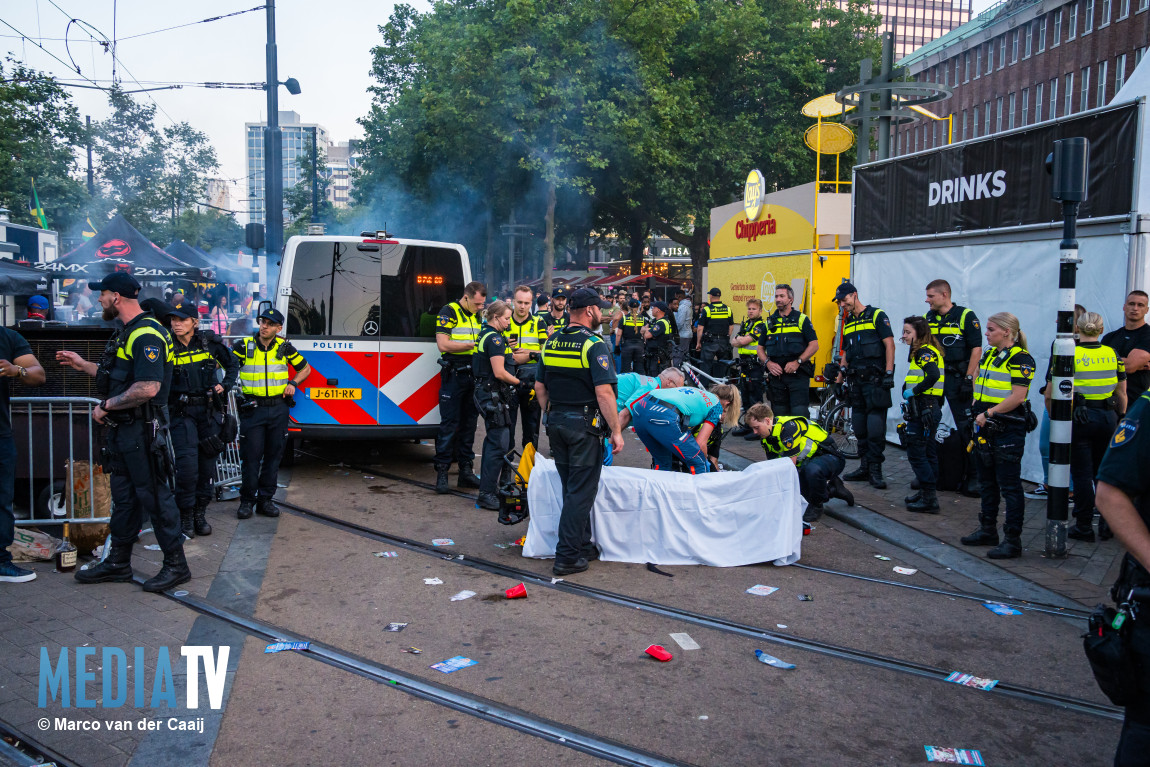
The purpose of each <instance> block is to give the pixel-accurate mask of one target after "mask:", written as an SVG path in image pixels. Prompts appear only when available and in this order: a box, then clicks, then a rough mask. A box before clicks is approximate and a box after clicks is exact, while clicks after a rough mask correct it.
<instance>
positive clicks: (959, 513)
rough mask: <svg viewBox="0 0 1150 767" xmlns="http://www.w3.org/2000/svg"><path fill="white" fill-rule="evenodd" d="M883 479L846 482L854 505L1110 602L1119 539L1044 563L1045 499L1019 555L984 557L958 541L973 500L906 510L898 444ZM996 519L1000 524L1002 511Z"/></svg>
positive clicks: (1072, 547)
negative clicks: (879, 486) (882, 485)
mask: <svg viewBox="0 0 1150 767" xmlns="http://www.w3.org/2000/svg"><path fill="white" fill-rule="evenodd" d="M723 449H724V450H729V451H730V452H732V453H735V454H736V455H739V456H742V457H743V458H748V459H750V460H761V459H762V458H763V451H762V447H761V446H760V445H759V443H758V442H747V441H746V440H743V439H741V438H739V437H728V438H727V439H725V440H723ZM857 465H858V462H857V461H847V468H846V470H845V471H844V473H846V472H849V471H852V470H854V468H855V467H856V466H857ZM883 476H884V478H885V479H886V482H887V489H886V490H875V489H874V488H872V487H871V486H870V485H869V484H867V483H865V482H849V483H847V486H848V487H849V488H850V490H851V492H853V493H854V495H855V501H856V503H857V504H858V505H860V506H864V507H866V508H867V509H870V510H871V511H874V512H876V513H878V514H882V515H883V516H885V517H889V518H890V519H893V520H895V521H898V522H901V523H902V524H904V525H907V526H909V527H912V528H914V529H915V530H918V531H920V532H922V533H925V534H926V535H929V536H932V537H934V538H937V539H938V540H940V541H942V542H943V543H945V544H948V545H950V546H954V547H955V548H957V549H960V550H962V551H965V552H967V553H970V554H973V555H975V556H978V557H980V558H983V559H984V561H985V562H987V563H989V564H994V565H996V566H998V567H1001V568H1002V569H1004V570H1007V571H1009V572H1010V573H1013V574H1014V575H1017V576H1019V577H1021V578H1025V579H1026V580H1029V581H1032V582H1033V583H1036V584H1038V585H1040V586H1044V587H1045V588H1048V589H1050V590H1052V591H1056V592H1058V593H1060V594H1062V595H1064V596H1066V597H1068V598H1070V599H1073V600H1075V601H1078V602H1080V603H1082V604H1084V605H1087V606H1090V607H1093V606H1094V605H1096V604H1098V603H1099V602H1105V601H1109V593H1108V592H1109V590H1110V586H1111V584H1113V583H1114V580H1115V578H1117V577H1118V568H1119V567H1120V565H1121V563H1122V554H1123V550H1122V547H1121V546H1120V545H1119V544H1118V542H1117V540H1110V541H1097V542H1095V543H1084V542H1082V541H1074V540H1067V542H1066V544H1067V545H1066V550H1067V556H1066V557H1065V558H1064V559H1047V558H1046V557H1045V556H1044V555H1043V550H1044V548H1045V544H1046V501H1044V500H1042V501H1039V500H1030V499H1027V501H1026V518H1025V522H1024V523H1023V533H1022V547H1023V554H1022V556H1021V557H1019V558H1018V559H1006V560H991V559H985V554H986V548H985V547H966V546H963V545H962V544H961V543H959V539H960V538H962V536H964V535H967V534H968V533H970V532H972V531H973V530H974V529H975V528H976V527H978V509H979V501H978V499H977V498H966V497H964V496H962V495H959V494H958V493H953V492H943V493H939V504H940V506H941V507H942V508H941V512H940V513H939V514H915V513H911V512H909V511H907V510H906V506H905V503H904V502H903V498H904V497H905V496H907V495H909V494H910V493H911V492H913V491H912V490H911V489H910V482H911V480H912V479H914V472H913V471H911V468H910V464H909V463H908V462H907V460H906V452H905V451H904V450H902V449H901V448H899V447H898V446H896V445H890V444H888V445H887V446H886V462H885V463H884V464H883ZM1025 486H1026V487H1027V489H1030V488H1031V485H1030V483H1025ZM998 519H999V524H1000V525H1001V522H1002V519H1003V512H1002V511H1000V512H999V517H998Z"/></svg>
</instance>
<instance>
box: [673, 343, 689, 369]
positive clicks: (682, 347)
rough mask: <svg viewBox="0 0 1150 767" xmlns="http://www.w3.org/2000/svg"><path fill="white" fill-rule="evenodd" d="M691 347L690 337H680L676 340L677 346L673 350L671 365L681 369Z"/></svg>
mask: <svg viewBox="0 0 1150 767" xmlns="http://www.w3.org/2000/svg"><path fill="white" fill-rule="evenodd" d="M690 345H691V337H690V336H679V337H678V338H677V339H675V346H674V348H672V349H671V364H673V365H674V366H675V367H679V366H681V365H682V364H683V360H684V359H686V358H687V347H688V346H690Z"/></svg>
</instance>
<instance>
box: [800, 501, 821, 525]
mask: <svg viewBox="0 0 1150 767" xmlns="http://www.w3.org/2000/svg"><path fill="white" fill-rule="evenodd" d="M822 515H823V505H822V504H821V503H811V504H808V505H807V510H806V511H804V512H803V521H804V522H817V521H818V518H819V517H821V516H822Z"/></svg>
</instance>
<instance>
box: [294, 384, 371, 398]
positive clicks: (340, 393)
mask: <svg viewBox="0 0 1150 767" xmlns="http://www.w3.org/2000/svg"><path fill="white" fill-rule="evenodd" d="M307 393H308V396H309V397H311V398H312V399H363V389H334V388H327V387H322V386H317V387H313V388H311V389H308V390H307Z"/></svg>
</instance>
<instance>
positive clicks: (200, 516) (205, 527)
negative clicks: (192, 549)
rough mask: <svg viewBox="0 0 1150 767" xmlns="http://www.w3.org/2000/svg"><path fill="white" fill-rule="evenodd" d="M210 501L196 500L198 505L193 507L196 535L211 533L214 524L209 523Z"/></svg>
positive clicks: (193, 522)
mask: <svg viewBox="0 0 1150 767" xmlns="http://www.w3.org/2000/svg"><path fill="white" fill-rule="evenodd" d="M207 514H208V502H207V501H196V507H195V508H194V509H192V524H193V525H194V526H195V528H196V535H211V534H212V526H211V525H209V524H208V519H207Z"/></svg>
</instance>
